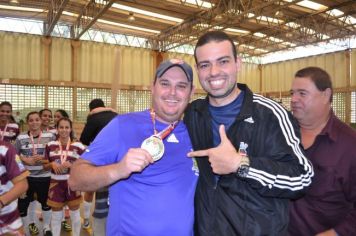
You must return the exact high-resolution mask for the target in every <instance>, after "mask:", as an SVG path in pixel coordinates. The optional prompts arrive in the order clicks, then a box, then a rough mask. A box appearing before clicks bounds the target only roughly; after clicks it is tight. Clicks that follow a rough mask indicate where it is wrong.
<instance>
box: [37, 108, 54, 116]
mask: <svg viewBox="0 0 356 236" xmlns="http://www.w3.org/2000/svg"><path fill="white" fill-rule="evenodd" d="M45 111H49V112H50V113H51V115H52V111H51V110H50V109H48V108H44V109H42V110H40V111H39V112H38V113H40V116H42V113H43V112H45Z"/></svg>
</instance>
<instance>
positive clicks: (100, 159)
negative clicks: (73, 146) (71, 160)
mask: <svg viewBox="0 0 356 236" xmlns="http://www.w3.org/2000/svg"><path fill="white" fill-rule="evenodd" d="M119 140H120V132H119V119H118V117H116V118H114V119H113V120H112V121H111V122H110V123H109V124H108V125H107V126H105V127H104V128H103V129H102V130H101V131H100V133H99V134H98V135H97V136H96V138H95V139H94V141H93V142H92V143H91V144H90V145H89V147H88V148H87V149H86V150H85V152H84V153H83V154H82V155H81V158H83V159H85V160H87V161H89V162H91V163H92V164H93V165H97V166H102V165H109V164H113V163H116V162H118V161H119V160H120V159H121V156H120V155H119V154H120V150H119V144H120V141H119Z"/></svg>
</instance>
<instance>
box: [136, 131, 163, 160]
mask: <svg viewBox="0 0 356 236" xmlns="http://www.w3.org/2000/svg"><path fill="white" fill-rule="evenodd" d="M141 148H142V149H145V150H146V151H147V152H148V153H149V154H150V155H151V156H152V158H153V160H154V161H158V160H159V159H161V158H162V156H163V154H164V144H163V141H162V139H161V138H160V137H158V136H156V135H152V136H151V137H149V138H146V139H145V140H144V141H143V142H142V144H141Z"/></svg>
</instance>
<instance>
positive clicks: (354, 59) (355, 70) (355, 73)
mask: <svg viewBox="0 0 356 236" xmlns="http://www.w3.org/2000/svg"><path fill="white" fill-rule="evenodd" d="M350 60H351V86H356V49H352V51H351V58H350Z"/></svg>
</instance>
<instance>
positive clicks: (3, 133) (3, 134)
mask: <svg viewBox="0 0 356 236" xmlns="http://www.w3.org/2000/svg"><path fill="white" fill-rule="evenodd" d="M7 124H8V123H6V125H5V128H4V131H2V132H1V141H3V140H4V137H5V134H6V130H7Z"/></svg>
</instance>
